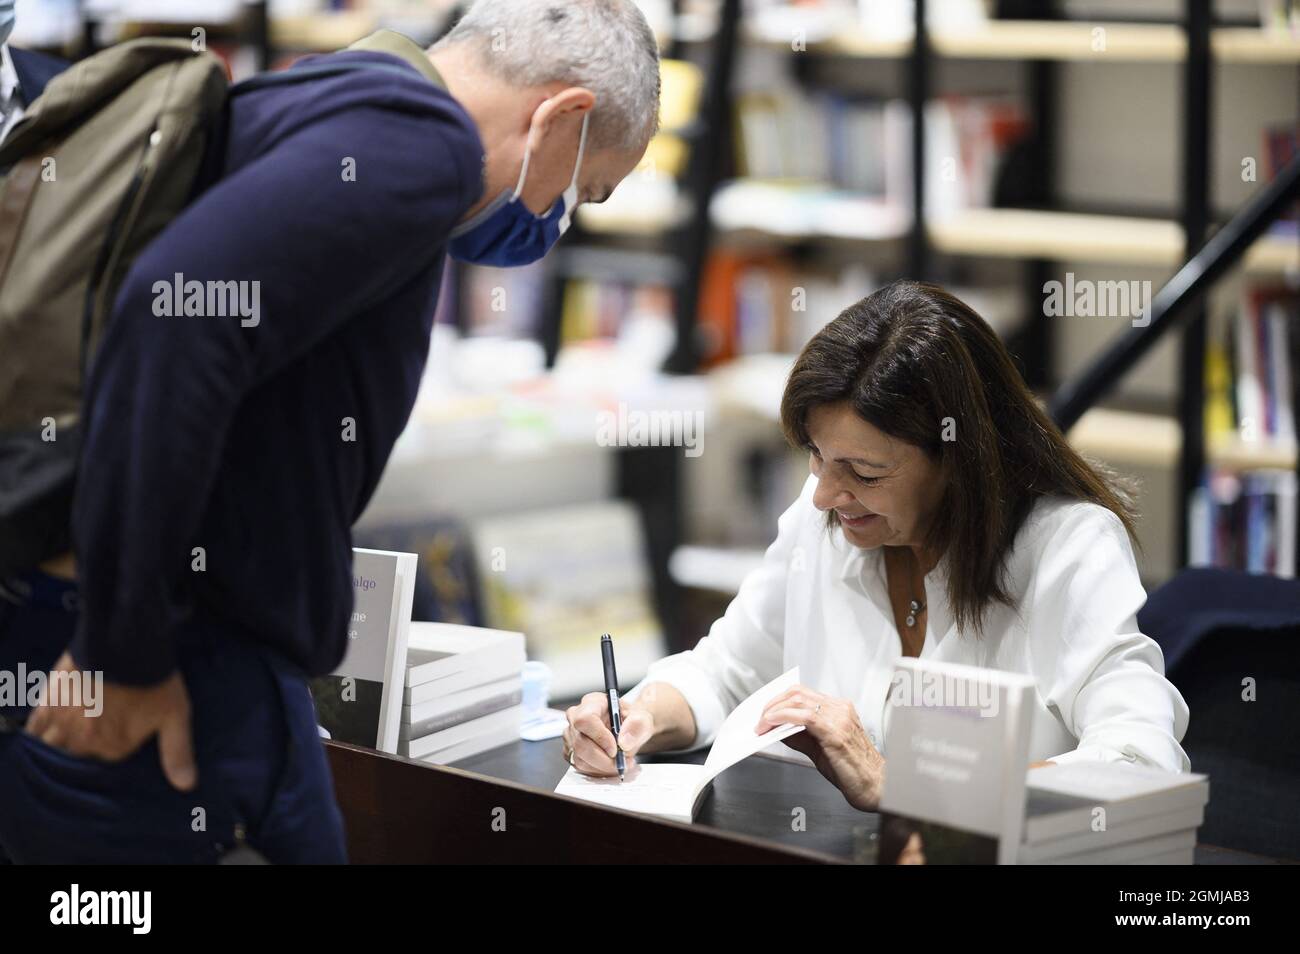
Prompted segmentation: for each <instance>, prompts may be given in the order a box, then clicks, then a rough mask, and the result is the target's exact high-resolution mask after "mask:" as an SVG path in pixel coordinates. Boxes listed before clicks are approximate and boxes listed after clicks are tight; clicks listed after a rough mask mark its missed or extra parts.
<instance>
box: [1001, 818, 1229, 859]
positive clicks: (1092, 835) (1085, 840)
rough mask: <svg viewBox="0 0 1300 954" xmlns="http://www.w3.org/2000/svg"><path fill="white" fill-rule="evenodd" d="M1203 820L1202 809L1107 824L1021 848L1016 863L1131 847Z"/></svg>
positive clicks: (1191, 827) (1192, 828) (1192, 827)
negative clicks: (1088, 830)
mask: <svg viewBox="0 0 1300 954" xmlns="http://www.w3.org/2000/svg"><path fill="white" fill-rule="evenodd" d="M1204 820H1205V808H1204V807H1203V806H1200V807H1196V808H1184V809H1181V810H1179V811H1175V812H1162V813H1161V814H1159V815H1149V816H1147V817H1145V818H1136V819H1134V820H1132V821H1129V822H1125V823H1123V824H1120V825H1111V826H1109V827H1107V828H1105V829H1101V830H1098V831H1093V832H1086V833H1084V834H1079V835H1074V836H1072V837H1070V838H1057V839H1055V840H1053V841H1046V842H1042V843H1041V844H1037V845H1021V846H1020V854H1019V861H1020V863H1021V864H1035V863H1038V862H1042V861H1050V860H1051V859H1053V858H1065V857H1069V856H1070V855H1083V854H1089V853H1091V852H1096V851H1102V850H1105V849H1110V848H1117V847H1119V846H1120V845H1128V844H1134V843H1137V842H1140V841H1145V840H1149V839H1152V838H1158V837H1160V836H1162V835H1168V834H1172V833H1174V832H1184V831H1192V832H1195V831H1196V830H1197V829H1198V828H1200V827H1201V823H1202V822H1203V821H1204Z"/></svg>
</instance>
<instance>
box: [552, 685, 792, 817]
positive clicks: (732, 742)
mask: <svg viewBox="0 0 1300 954" xmlns="http://www.w3.org/2000/svg"><path fill="white" fill-rule="evenodd" d="M798 682H799V668H798V667H797V666H796V667H795V668H794V669H791V670H790V671H789V672H787V673H786V674H785V675H783V676H778V677H777V678H776V679H773V680H772V681H771V682H769V683H768V684H767V685H766V686H764V687H763V688H762V689H759V690H758V691H757V692H755V693H754V694H753V695H752V696H750V697H749V698H748V699H746V700H745V701H744V702H742V703H741V704H740V705H738V706H736V708H735V709H733V710H732V712H731V715H729V716H727V719H726V721H725V722H723V723H722V727H721V728H720V729H718V735H717V738H715V739H714V740H713V747H712V748H711V749H710V750H709V757H708V758H707V759H706V760H705V762H704V764H703V765H690V764H685V763H680V762H668V763H665V762H661V763H657V764H652V765H642V764H640V763H635V764H634V765H632V766H629V772H628V776H627V780H626V781H622V782H620V781H619V780H618V779H617V778H592V777H591V776H588V775H583V774H582V773H581V772H579V771H578V770H577V769H573V768H571V769H569V771H568V772H567V773H565V776H564V778H562V779H560V784H559V785H557V786H556V787H555V792H556V794H557V795H568V796H569V797H570V798H581V799H583V800H585V801H588V802H596V803H598V804H601V805H607V806H609V807H610V808H621V809H623V810H624V811H629V812H642V813H644V814H647V815H657V816H659V817H660V818H668V819H672V820H673V821H684V822H689V821H693V820H694V818H695V812H696V810H697V809H698V808H699V807H700V802H702V801H703V800H704V795H705V793H706V792H708V790H709V785H710V784H712V782H713V780H714V779H715V778H716V777H717V776H718V775H719V774H720V773H721V772H723V771H724V770H725V769H728V768H730V767H731V766H733V765H735V764H736V763H737V762H739V761H741V760H742V759H746V758H749V756H751V755H753V754H754V753H755V752H757V751H759V750H760V749H763V748H766V747H767V746H769V745H771V744H772V743H774V742H779V741H780V740H781V739H785V738H788V737H789V736H792V735H794V734H795V733H796V732H802V731H803V726H801V725H791V724H789V723H787V724H785V725H779V726H777V727H776V728H774V729H770V730H768V731H767V732H764V733H763V734H762V735H756V734H755V732H754V727H755V726H756V725H758V720H759V718H760V717H761V716H762V715H763V709H765V708H766V707H767V704H768V703H769V702H770V701H771V700H773V699H775V698H776V697H777V696H779V695H780V694H781V693H783V692H785V691H786V690H787V689H789V688H790V687H791V686H794V685H796V684H798Z"/></svg>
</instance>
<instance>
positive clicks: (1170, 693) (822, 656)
mask: <svg viewBox="0 0 1300 954" xmlns="http://www.w3.org/2000/svg"><path fill="white" fill-rule="evenodd" d="M816 485H817V480H816V478H815V477H809V479H808V482H807V483H806V484H805V485H804V488H803V491H802V493H801V494H800V495H799V499H798V500H796V501H795V502H794V504H793V505H792V506H791V507H790V509H788V510H787V511H786V512H785V513H784V514H783V515H782V516H781V519H780V521H779V523H778V533H777V538H776V541H775V542H774V543H773V544H772V545H771V546H770V547H769V548H768V550H767V553H766V555H765V556H764V558H763V563H762V565H761V566H760V567H758V568H757V569H755V570H754V571H753V572H751V573H750V574H749V575H748V576H747V577H746V578H745V580H744V582H743V583H742V584H741V587H740V591H739V593H738V594H737V595H736V597H735V599H734V600H732V602H731V605H730V606H728V607H727V611H726V613H725V614H724V615H723V616H722V617H721V618H720V619H718V620H717V621H716V622H715V623H714V624H713V626H712V628H711V629H710V631H709V635H708V636H706V637H704V638H703V639H701V640H700V642H699V644H698V645H697V646H696V647H695V648H694V649H692V650H689V651H687V652H684V653H678V654H676V655H674V656H669V657H667V658H665V659H661V660H659V661H658V662H656V663H654V664H653V665H652V666H651V667H650V670H649V672H648V674H647V676H646V678H645V679H644V680H642V682H641V684H640V685H639V686H638V687H637V689H635V690H633V693H636V692H638V691H639V690H640V689H641V688H642V687H644V686H645V685H647V684H649V683H651V682H666V683H669V684H670V685H672V686H674V687H675V688H676V689H677V690H678V691H679V692H681V693H682V695H683V696H684V697H685V698H686V701H687V702H688V703H689V704H690V707H691V711H692V712H693V713H694V716H695V725H696V728H697V735H696V738H695V744H694V747H700V746H704V745H708V744H709V743H710V742H712V741H713V737H714V735H715V734H716V733H717V731H718V727H719V726H720V725H721V724H722V721H723V719H725V718H726V716H727V714H728V713H729V712H730V711H731V710H732V709H733V708H735V707H736V705H737V704H739V703H740V702H741V700H743V699H745V698H746V697H747V696H749V695H750V694H751V693H753V692H754V691H755V690H757V689H759V688H760V687H762V686H763V685H764V684H765V683H767V682H769V681H771V680H772V679H775V678H776V677H777V676H779V675H780V674H781V673H783V672H785V671H787V670H789V669H790V668H792V667H794V666H798V667H799V669H800V679H801V681H802V682H803V684H805V685H807V686H809V687H811V688H813V689H815V690H817V691H819V692H823V693H826V694H828V695H831V696H835V697H837V698H842V699H849V700H851V701H852V702H853V704H854V706H855V707H856V708H857V711H858V716H859V718H860V719H861V720H862V725H863V727H864V728H865V729H866V731H867V735H868V737H869V738H870V739H871V742H872V744H873V745H875V746H876V747H877V748H878V749H879V750H880V751H881V753H882V754H883V755H884V756H885V757H886V758H888V757H889V753H888V752H885V750H884V742H885V739H884V736H885V724H886V723H885V716H886V708H887V706H886V694H887V692H888V690H889V686H890V680H891V677H892V675H893V670H894V662H895V660H897V659H898V658H899V657H900V656H902V644H901V640H900V639H899V636H898V630H897V628H896V626H895V624H894V616H893V611H892V609H891V608H890V603H889V595H888V589H887V587H886V581H885V566H884V559H883V551H882V550H880V549H875V550H863V549H860V548H858V547H855V546H853V545H852V544H850V543H848V542H847V541H846V540H845V539H844V536H843V533H842V532H841V531H840V530H839V529H835V530H829V531H828V530H827V529H826V518H825V514H824V513H822V512H821V511H819V510H818V509H817V508H816V507H815V506H813V502H812V496H813V490H814V489H815V487H816ZM945 571H946V560H940V561H939V565H938V566H936V567H935V569H934V570H932V571H931V572H930V573H929V574H928V575H927V576H926V578H925V593H926V595H925V599H926V601H927V602H928V613H929V618H928V620H927V623H926V633H925V644H924V646H923V647H922V649H921V658H922V659H934V660H942V661H945V662H956V663H965V664H966V665H973V666H983V667H987V668H991V669H1000V670H1004V671H1009V672H1016V673H1025V674H1028V675H1030V676H1033V678H1034V679H1035V681H1036V682H1037V687H1036V691H1035V693H1034V698H1033V701H1032V708H1033V717H1032V728H1031V734H1030V744H1029V757H1030V760H1031V761H1037V760H1040V759H1052V760H1053V761H1055V762H1058V763H1065V762H1072V761H1077V760H1080V759H1100V760H1105V761H1113V760H1118V759H1126V760H1128V761H1138V762H1144V763H1146V764H1149V765H1153V766H1158V767H1160V768H1163V769H1166V770H1168V771H1171V772H1186V771H1188V769H1189V768H1190V762H1189V761H1188V758H1187V755H1186V754H1185V753H1184V752H1183V749H1182V746H1180V745H1179V741H1180V740H1181V739H1182V737H1183V734H1184V732H1186V730H1187V715H1188V713H1187V703H1186V702H1184V700H1183V697H1182V695H1181V694H1180V693H1179V692H1178V690H1177V689H1175V688H1174V686H1173V685H1172V684H1171V683H1170V682H1169V681H1168V680H1167V679H1165V676H1164V655H1163V654H1162V653H1161V651H1160V647H1159V646H1158V645H1157V644H1156V643H1155V641H1154V640H1152V639H1150V638H1149V637H1147V636H1144V635H1143V634H1142V633H1141V632H1139V630H1138V626H1137V618H1136V614H1137V611H1138V609H1139V608H1140V607H1141V606H1142V604H1143V603H1144V602H1145V601H1146V593H1145V591H1144V590H1143V589H1142V584H1141V583H1140V581H1139V578H1138V570H1137V565H1136V563H1135V562H1134V559H1133V550H1132V548H1131V546H1130V545H1129V540H1128V536H1127V534H1126V533H1125V531H1124V525H1123V524H1122V523H1121V522H1120V520H1119V518H1118V517H1116V516H1115V515H1114V514H1113V513H1111V512H1110V511H1109V510H1107V509H1106V508H1104V507H1101V506H1099V505H1097V504H1091V503H1081V502H1078V501H1074V500H1069V499H1066V498H1060V497H1053V498H1045V499H1042V500H1040V501H1039V502H1038V503H1037V504H1036V505H1035V507H1034V509H1033V510H1032V511H1031V513H1030V514H1029V516H1028V517H1027V518H1026V520H1025V524H1024V526H1023V527H1022V528H1021V530H1020V532H1019V534H1018V535H1017V537H1016V540H1015V544H1014V546H1013V548H1012V552H1011V553H1010V555H1009V556H1008V560H1007V573H1006V581H1007V584H1008V588H1009V591H1010V594H1011V596H1012V597H1013V599H1014V600H1015V602H1016V608H1014V609H1013V608H1011V607H1008V606H1005V605H1003V604H1000V603H998V604H994V605H993V606H992V607H991V608H990V609H989V611H988V613H987V615H986V617H985V628H984V634H983V636H982V637H978V638H977V637H975V636H973V635H971V634H967V633H959V632H958V631H957V627H956V624H955V623H954V622H953V616H952V611H951V607H950V606H949V604H948V598H947V590H946V582H945ZM629 695H633V694H629Z"/></svg>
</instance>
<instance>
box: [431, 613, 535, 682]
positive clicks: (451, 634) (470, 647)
mask: <svg viewBox="0 0 1300 954" xmlns="http://www.w3.org/2000/svg"><path fill="white" fill-rule="evenodd" d="M523 651H524V634H523V633H513V632H508V631H506V630H500V629H486V628H484V627H482V626H464V625H461V624H459V623H424V622H421V623H412V624H411V639H410V645H409V649H408V651H407V657H406V685H407V687H408V688H409V687H414V686H418V685H421V684H423V683H426V682H432V681H434V680H435V679H439V678H442V677H444V676H451V675H455V674H456V673H459V672H466V671H467V670H470V669H473V668H474V667H476V666H480V665H482V664H483V663H485V662H487V661H489V660H492V659H500V658H506V657H513V656H514V655H516V654H517V653H523ZM521 665H522V664H521Z"/></svg>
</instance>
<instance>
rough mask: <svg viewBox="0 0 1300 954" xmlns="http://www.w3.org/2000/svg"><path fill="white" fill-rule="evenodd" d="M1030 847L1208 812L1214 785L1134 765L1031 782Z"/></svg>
mask: <svg viewBox="0 0 1300 954" xmlns="http://www.w3.org/2000/svg"><path fill="white" fill-rule="evenodd" d="M1025 785H1026V789H1027V792H1026V802H1027V808H1026V817H1025V834H1024V841H1025V842H1026V843H1030V844H1035V843H1039V842H1047V841H1051V840H1053V839H1057V838H1066V837H1072V836H1075V835H1081V834H1086V833H1088V832H1091V831H1094V830H1097V829H1109V828H1115V827H1116V826H1121V825H1125V824H1127V823H1129V822H1131V821H1134V820H1136V819H1140V818H1149V817H1151V816H1158V815H1160V814H1161V813H1164V812H1176V811H1180V810H1184V809H1189V808H1200V807H1201V806H1204V805H1205V804H1206V803H1207V802H1208V801H1209V797H1210V790H1209V781H1208V779H1207V778H1206V776H1204V775H1198V774H1195V773H1190V772H1188V773H1181V774H1179V773H1173V772H1166V771H1163V770H1162V769H1156V768H1152V767H1150V766H1147V765H1136V764H1133V763H1130V762H1124V761H1116V762H1101V761H1083V762H1067V763H1065V764H1064V765H1048V766H1045V767H1043V768H1037V769H1032V770H1030V771H1029V773H1028V775H1027V776H1026V781H1025Z"/></svg>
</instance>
